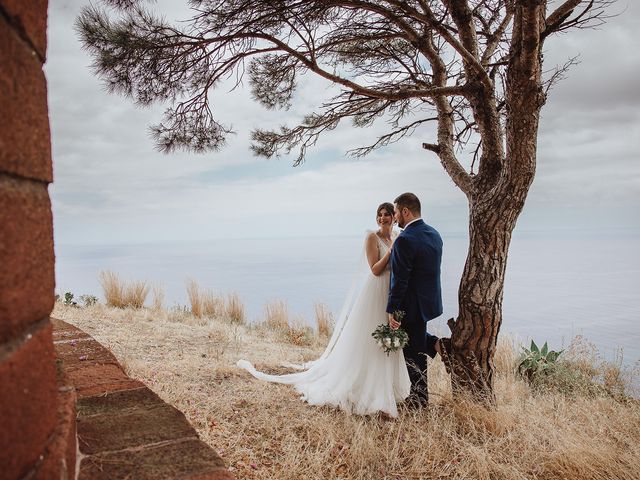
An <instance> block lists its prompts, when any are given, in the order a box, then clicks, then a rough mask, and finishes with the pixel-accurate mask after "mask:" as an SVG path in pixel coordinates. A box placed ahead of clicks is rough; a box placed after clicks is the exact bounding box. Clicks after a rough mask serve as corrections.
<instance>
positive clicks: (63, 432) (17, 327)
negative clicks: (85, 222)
mask: <svg viewBox="0 0 640 480" xmlns="http://www.w3.org/2000/svg"><path fill="white" fill-rule="evenodd" d="M47 3H48V2H47V0H0V425H2V428H0V465H1V466H2V467H1V468H2V473H1V476H2V478H7V479H14V478H15V479H21V478H25V477H26V478H43V479H44V478H47V479H48V478H56V479H59V478H62V479H64V478H74V475H75V451H76V445H75V443H76V440H75V438H76V435H75V410H74V409H75V396H74V395H75V393H74V392H73V390H72V389H67V388H65V387H64V384H65V382H64V379H63V378H62V375H63V374H62V372H61V371H59V372H58V371H56V370H57V369H56V362H55V358H54V349H53V341H52V330H51V323H50V321H49V313H50V312H51V309H52V308H53V303H54V281H55V278H54V253H53V226H52V214H51V203H50V200H49V192H48V185H49V183H51V181H52V180H53V178H52V170H53V169H52V162H51V141H50V131H49V117H48V109H47V85H46V79H45V76H44V73H43V70H42V66H43V64H44V62H45V59H46V49H47V44H46V30H47Z"/></svg>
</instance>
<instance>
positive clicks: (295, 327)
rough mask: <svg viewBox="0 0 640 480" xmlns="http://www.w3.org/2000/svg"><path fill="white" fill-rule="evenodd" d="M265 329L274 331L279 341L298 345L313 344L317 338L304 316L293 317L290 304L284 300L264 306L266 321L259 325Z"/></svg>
mask: <svg viewBox="0 0 640 480" xmlns="http://www.w3.org/2000/svg"><path fill="white" fill-rule="evenodd" d="M258 328H260V329H261V330H263V331H267V332H271V333H274V334H275V335H276V337H277V339H276V340H277V341H278V340H279V341H284V342H286V343H291V344H292V345H297V346H311V345H313V343H314V342H315V341H316V340H317V338H316V335H315V334H314V331H313V329H312V328H311V327H310V326H309V325H307V324H306V323H305V321H304V318H301V317H297V318H295V319H291V315H290V313H289V305H287V302H285V301H282V300H274V301H272V302H269V303H267V304H266V305H265V307H264V321H263V322H262V323H261V324H260V325H259V326H258Z"/></svg>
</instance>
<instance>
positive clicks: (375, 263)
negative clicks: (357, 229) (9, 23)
mask: <svg viewBox="0 0 640 480" xmlns="http://www.w3.org/2000/svg"><path fill="white" fill-rule="evenodd" d="M366 251H367V261H368V262H369V268H371V273H373V274H374V275H375V276H376V277H377V276H379V275H380V274H382V272H384V269H385V267H386V266H387V263H389V258H391V249H389V250H387V252H386V253H385V254H384V255H383V256H382V257H381V258H378V255H379V253H378V239H377V238H376V234H375V233H370V234H369V235H367V240H366Z"/></svg>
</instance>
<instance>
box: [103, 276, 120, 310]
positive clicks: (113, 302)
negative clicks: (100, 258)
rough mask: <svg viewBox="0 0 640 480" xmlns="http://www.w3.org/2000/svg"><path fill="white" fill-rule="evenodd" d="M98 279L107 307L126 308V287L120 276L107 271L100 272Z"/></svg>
mask: <svg viewBox="0 0 640 480" xmlns="http://www.w3.org/2000/svg"><path fill="white" fill-rule="evenodd" d="M98 278H99V281H100V285H101V286H102V293H103V295H104V299H105V302H106V303H107V305H109V306H110V307H116V308H124V306H125V304H124V287H123V284H122V282H121V281H120V277H119V276H118V274H117V273H115V272H112V271H110V270H107V271H102V272H100V274H99V276H98Z"/></svg>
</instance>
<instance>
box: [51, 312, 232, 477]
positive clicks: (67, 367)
mask: <svg viewBox="0 0 640 480" xmlns="http://www.w3.org/2000/svg"><path fill="white" fill-rule="evenodd" d="M52 324H53V338H54V346H55V350H56V355H57V358H58V361H59V363H60V365H61V367H62V369H63V370H64V372H65V374H66V376H67V378H68V380H69V382H70V383H71V385H72V386H73V387H74V388H75V391H76V395H77V404H76V409H77V425H76V427H77V435H78V448H79V454H80V455H79V458H80V470H79V475H78V478H79V479H80V480H82V479H87V480H88V479H110V480H112V479H125V478H135V479H140V480H146V479H149V480H151V479H154V480H156V479H184V480H231V479H233V478H234V477H233V475H231V473H230V472H229V471H228V470H227V469H226V468H225V466H224V461H223V460H222V459H221V458H220V456H219V455H218V454H217V453H216V452H215V451H214V450H213V449H212V448H211V447H210V446H208V445H207V444H205V443H204V442H202V441H201V440H200V439H199V437H198V433H197V432H196V431H195V429H194V428H193V427H192V426H191V425H190V424H189V422H188V421H187V419H186V418H185V416H184V414H183V413H182V412H180V411H179V410H178V409H176V408H175V407H173V406H171V405H169V404H167V403H165V402H164V401H163V400H162V399H161V398H160V397H158V395H156V394H155V393H154V392H152V391H151V390H150V389H149V388H147V387H146V386H145V385H144V384H143V383H142V382H139V381H137V380H133V379H131V378H129V377H128V376H127V375H126V374H125V373H124V371H123V370H122V367H121V366H120V364H119V363H118V361H117V359H116V358H115V357H114V356H113V354H112V353H111V352H109V351H108V350H107V349H106V348H104V347H103V346H102V345H100V343H98V342H97V341H96V340H94V339H93V338H92V337H91V336H89V335H87V334H86V333H85V332H83V331H82V330H80V329H78V328H76V327H74V326H73V325H70V324H68V323H66V322H63V321H61V320H57V319H52Z"/></svg>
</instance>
